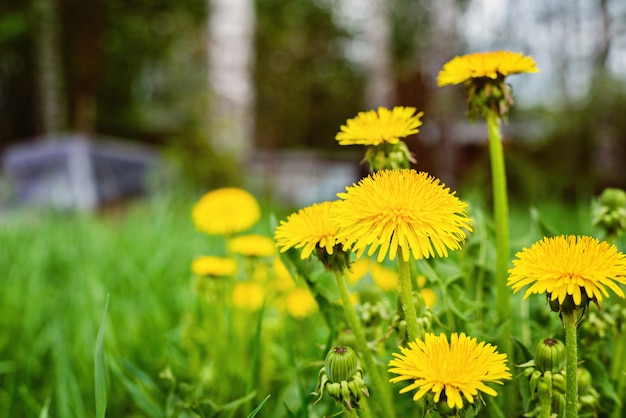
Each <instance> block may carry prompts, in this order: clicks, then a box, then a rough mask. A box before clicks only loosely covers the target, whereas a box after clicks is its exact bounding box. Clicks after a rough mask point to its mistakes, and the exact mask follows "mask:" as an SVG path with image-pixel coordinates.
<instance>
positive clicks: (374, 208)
mask: <svg viewBox="0 0 626 418" xmlns="http://www.w3.org/2000/svg"><path fill="white" fill-rule="evenodd" d="M337 196H339V197H340V198H341V200H339V201H337V202H336V203H335V206H334V208H333V213H334V215H335V216H334V218H335V220H336V222H337V223H338V225H339V232H338V233H337V240H338V242H341V243H342V244H344V248H349V247H350V246H351V247H352V251H355V252H356V254H357V257H361V255H362V254H363V253H364V252H365V249H366V248H367V247H368V246H369V250H368V252H367V254H368V256H372V255H373V254H374V253H375V252H377V251H378V257H377V259H378V261H379V262H382V261H383V260H384V259H385V257H386V256H387V254H389V259H390V260H394V259H395V257H396V255H397V253H398V251H400V253H401V256H402V257H403V259H404V260H405V261H408V260H409V258H410V255H411V254H413V257H414V258H415V259H421V258H429V257H433V256H434V255H435V253H436V254H437V255H438V256H440V257H442V256H447V255H448V249H451V250H456V249H459V248H461V243H462V242H464V241H465V238H466V232H465V230H469V231H471V221H470V219H469V218H468V216H467V211H466V209H467V203H465V202H463V201H461V200H460V199H458V198H457V197H456V196H455V195H454V193H453V192H450V189H448V188H446V187H445V186H444V185H443V184H442V183H441V182H440V181H439V180H437V179H435V178H434V177H431V176H430V175H428V174H427V173H424V172H419V173H418V172H417V171H415V170H411V169H402V170H381V171H378V172H376V173H374V174H371V175H369V176H368V177H366V178H363V179H361V180H360V181H359V183H358V184H355V185H352V186H350V187H347V188H346V192H344V193H338V194H337Z"/></svg>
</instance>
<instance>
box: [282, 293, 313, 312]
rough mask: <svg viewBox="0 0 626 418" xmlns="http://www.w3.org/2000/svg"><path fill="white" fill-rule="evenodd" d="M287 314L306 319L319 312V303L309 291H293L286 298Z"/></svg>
mask: <svg viewBox="0 0 626 418" xmlns="http://www.w3.org/2000/svg"><path fill="white" fill-rule="evenodd" d="M285 304H286V309H287V312H289V314H290V315H291V316H293V317H294V318H306V317H309V316H311V315H313V314H314V313H315V312H317V302H315V298H314V297H313V295H311V292H309V291H308V290H307V289H303V288H296V289H293V290H292V291H291V292H289V294H287V296H286V301H285Z"/></svg>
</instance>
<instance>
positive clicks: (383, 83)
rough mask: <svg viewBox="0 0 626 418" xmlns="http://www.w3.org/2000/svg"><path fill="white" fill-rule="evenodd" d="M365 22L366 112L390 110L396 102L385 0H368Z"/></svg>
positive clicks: (389, 23)
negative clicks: (381, 109)
mask: <svg viewBox="0 0 626 418" xmlns="http://www.w3.org/2000/svg"><path fill="white" fill-rule="evenodd" d="M369 3H370V7H369V8H368V14H367V20H366V23H365V41H366V45H367V46H368V49H369V50H368V54H367V63H366V68H367V79H366V87H365V100H366V104H367V106H368V108H369V109H376V108H378V106H385V107H391V106H392V105H393V103H394V102H395V100H396V97H395V91H394V79H393V69H392V58H391V27H390V25H391V21H390V17H389V11H388V9H387V7H388V2H387V0H369Z"/></svg>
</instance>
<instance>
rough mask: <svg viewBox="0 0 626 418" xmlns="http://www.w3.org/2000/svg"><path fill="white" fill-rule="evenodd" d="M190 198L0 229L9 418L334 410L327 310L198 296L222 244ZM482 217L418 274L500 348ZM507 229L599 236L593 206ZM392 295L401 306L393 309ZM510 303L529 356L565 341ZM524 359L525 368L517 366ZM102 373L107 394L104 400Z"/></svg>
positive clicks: (543, 213) (554, 328) (561, 209)
mask: <svg viewBox="0 0 626 418" xmlns="http://www.w3.org/2000/svg"><path fill="white" fill-rule="evenodd" d="M196 199H197V196H194V195H191V194H183V195H177V196H168V197H163V198H158V199H152V200H149V201H144V202H139V203H135V204H132V205H130V206H129V207H127V208H125V209H124V210H123V211H122V212H116V211H114V212H105V213H99V214H67V213H53V212H43V211H22V212H19V213H12V214H8V215H7V216H5V217H4V219H3V220H2V221H1V222H0V248H1V250H0V272H1V274H0V289H1V292H0V327H1V329H2V332H1V333H0V418H3V417H6V418H11V417H18V416H19V417H35V416H39V417H47V416H51V417H63V418H73V417H77V418H78V417H80V418H83V417H95V416H96V403H97V402H99V405H100V407H99V411H100V413H99V414H102V408H103V407H104V406H103V402H105V403H106V415H107V416H112V417H175V416H181V417H209V416H220V417H222V416H223V417H235V416H237V417H239V416H241V417H247V416H251V415H252V414H254V413H255V412H254V411H255V410H256V413H258V416H271V417H321V416H323V415H328V414H331V413H333V412H336V411H337V408H336V407H335V406H334V404H333V403H332V402H330V401H329V400H327V399H325V398H324V399H323V400H322V401H320V402H319V403H318V404H317V405H313V402H314V401H315V398H314V397H312V396H311V392H313V391H314V390H315V384H316V378H317V373H318V370H319V368H320V367H321V365H322V361H323V358H324V355H325V352H326V351H327V349H328V345H329V340H330V339H331V338H332V337H333V335H332V334H333V332H335V330H332V329H331V328H329V326H328V323H327V322H326V321H325V318H324V317H323V316H322V315H321V314H320V313H318V314H315V315H313V316H311V317H309V318H304V319H295V318H290V317H286V316H284V315H282V314H280V312H277V311H276V310H275V309H273V308H272V307H271V306H266V307H265V308H263V309H261V310H257V311H250V312H247V311H241V310H233V309H231V308H230V306H229V304H228V303H227V302H226V301H225V300H224V299H223V298H222V299H221V298H220V296H219V295H220V292H225V290H224V289H223V288H221V287H220V286H221V285H220V284H211V285H210V286H211V287H210V289H209V290H210V291H209V293H208V297H201V296H199V294H198V292H197V291H196V290H194V288H193V286H192V285H191V283H192V280H191V273H190V267H189V266H190V262H191V260H192V259H193V257H194V256H196V255H199V254H220V253H222V252H223V251H224V250H223V248H224V242H223V240H220V239H213V238H210V237H207V236H206V235H203V234H200V233H198V232H197V231H195V230H194V227H193V225H192V222H191V220H190V217H189V214H190V209H191V206H192V205H193V203H194V202H195V200H196ZM482 206H483V205H482V204H481V202H480V201H478V200H476V201H473V202H472V211H474V213H470V216H473V217H474V219H475V222H477V223H478V224H481V223H482V224H484V225H483V226H484V229H483V228H482V227H479V225H475V233H474V234H472V235H471V236H470V238H469V240H468V242H467V245H466V246H465V248H464V249H463V250H462V251H458V252H455V253H454V254H451V256H450V257H449V259H446V260H438V261H437V262H432V263H431V262H426V261H422V262H420V263H417V264H416V266H417V269H418V270H419V273H420V274H425V275H427V276H431V277H429V280H430V283H431V286H432V287H433V289H434V290H435V291H436V292H437V294H438V303H437V305H436V307H435V308H434V311H435V313H436V314H437V316H438V317H439V321H440V323H441V325H442V327H443V328H444V329H447V330H456V329H462V330H465V331H466V332H467V333H468V334H471V335H473V336H475V337H477V338H479V340H485V341H494V340H496V339H497V338H498V335H497V333H498V330H497V329H496V330H494V329H492V328H490V326H491V321H492V320H493V318H492V317H493V314H492V312H491V310H490V307H489V306H490V304H491V303H492V301H493V294H492V293H490V289H489V286H488V283H489V276H490V275H491V274H492V272H491V271H490V267H489V266H490V265H491V264H492V262H493V237H492V236H491V234H490V233H482V232H481V231H488V230H489V228H490V227H489V221H488V219H489V218H488V216H486V215H485V214H484V213H483V209H482ZM276 209H277V210H280V208H276ZM273 211H274V209H273V208H271V207H266V208H264V221H263V222H261V224H260V225H259V226H258V227H257V232H260V233H264V234H270V235H271V225H270V221H269V219H270V214H271V213H272V212H273ZM511 219H512V221H511V234H512V251H513V252H515V251H519V250H520V249H521V247H523V246H529V245H530V244H531V243H532V242H534V241H535V240H537V239H539V238H540V237H542V236H543V235H545V234H550V233H575V234H576V233H589V231H590V226H589V224H590V222H589V219H590V213H589V208H588V207H587V206H586V205H585V204H584V203H582V204H580V205H570V206H565V205H562V204H557V203H553V202H545V203H542V204H538V205H537V206H536V208H535V209H532V210H529V209H528V208H527V207H522V206H514V207H513V208H512V211H511ZM480 277H483V279H480V280H483V281H482V282H481V281H480V280H479V279H478V278H480ZM205 296H206V294H205ZM388 296H389V300H390V301H392V302H393V301H394V297H395V296H394V295H388ZM477 296H478V298H477ZM107 297H108V298H109V302H108V309H107V311H106V316H105V320H104V322H103V324H104V325H103V328H101V327H100V323H101V321H102V319H103V315H104V313H105V306H106V303H107ZM513 298H514V299H513V300H514V311H515V312H516V314H515V315H516V317H515V318H513V324H514V330H515V333H514V335H515V336H516V339H517V340H519V341H520V343H523V344H524V345H525V346H526V347H532V346H533V343H534V342H535V341H536V340H537V339H539V338H542V337H544V336H546V335H545V334H546V333H548V334H550V333H553V334H556V335H560V334H559V333H560V332H561V331H560V324H559V323H558V320H554V318H551V315H550V314H549V312H546V307H545V303H543V302H542V301H538V300H536V299H538V298H536V299H533V300H531V301H529V302H522V301H521V295H515V296H514V297H513ZM531 317H532V318H533V320H530V318H531ZM549 324H551V325H549ZM99 329H101V330H103V332H104V334H102V335H101V338H102V337H103V338H102V342H101V344H100V348H101V351H98V350H97V349H96V347H97V344H96V343H97V341H98V331H99ZM395 346H396V344H394V343H393V342H392V343H390V344H389V347H391V348H394V347H395ZM95 349H96V351H95V353H96V356H95V358H94V350H95ZM522 354H524V352H522ZM99 356H100V357H99ZM382 357H383V358H389V357H390V355H389V354H388V353H387V354H382ZM525 360H527V358H526V359H525V358H524V356H523V355H522V356H521V358H519V359H514V362H515V363H516V364H520V363H522V362H524V361H525ZM103 366H105V368H106V372H104V374H106V376H107V379H106V382H104V379H103V378H102V375H103V371H102V370H103ZM512 369H514V367H512ZM94 370H95V371H94ZM94 373H96V376H100V377H96V382H98V381H99V382H100V384H102V383H104V387H105V388H106V396H105V397H104V398H103V394H102V389H101V388H100V389H99V392H96V389H95V385H94ZM398 390H399V387H395V386H394V387H393V392H394V393H395V402H396V404H397V406H398V409H397V410H398V411H404V412H406V411H410V410H411V409H410V408H412V407H413V405H414V404H415V403H414V402H413V401H412V400H411V399H410V397H409V396H406V395H403V396H399V395H398V394H397V391H398ZM268 396H269V398H268ZM103 399H104V400H103ZM487 401H488V402H490V403H491V402H496V401H494V400H492V399H491V398H490V399H487ZM496 410H497V408H496ZM496 415H497V414H496ZM99 416H100V415H99Z"/></svg>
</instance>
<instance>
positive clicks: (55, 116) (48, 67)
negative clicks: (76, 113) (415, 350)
mask: <svg viewBox="0 0 626 418" xmlns="http://www.w3.org/2000/svg"><path fill="white" fill-rule="evenodd" d="M35 10H36V13H37V18H38V19H37V21H38V30H37V33H36V37H35V42H36V45H35V50H36V57H37V59H36V62H37V70H36V75H37V78H38V79H37V90H38V95H37V96H38V102H39V109H38V113H39V117H40V124H41V126H40V130H41V131H42V133H43V134H44V135H47V134H51V133H55V132H59V131H61V130H63V129H65V128H66V114H65V113H66V112H65V91H64V83H63V64H62V59H61V47H60V43H59V40H60V16H59V8H58V4H57V0H37V1H36V2H35Z"/></svg>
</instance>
